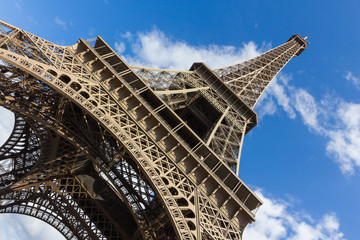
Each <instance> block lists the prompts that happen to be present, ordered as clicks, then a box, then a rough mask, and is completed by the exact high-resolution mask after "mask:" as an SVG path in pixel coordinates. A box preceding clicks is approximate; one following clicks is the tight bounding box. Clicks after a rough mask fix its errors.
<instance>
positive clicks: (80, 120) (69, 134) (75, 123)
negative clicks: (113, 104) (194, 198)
mask: <svg viewBox="0 0 360 240" xmlns="http://www.w3.org/2000/svg"><path fill="white" fill-rule="evenodd" d="M28 79H29V77H28ZM27 82H31V81H29V80H27ZM36 82H37V84H38V85H39V87H36V88H35V89H40V88H42V87H44V86H43V85H42V84H41V83H40V82H39V81H36ZM22 86H24V85H22ZM4 89H8V88H6V87H5V88H4ZM20 89H21V88H20V87H19V88H18V90H17V91H18V92H19V91H20ZM9 93H11V91H10V92H9ZM3 94H4V95H5V96H7V95H9V94H6V92H3ZM17 98H19V96H17ZM15 100H16V101H15ZM45 100H46V99H45ZM15 102H17V103H15ZM47 102H50V103H52V102H53V101H44V102H42V104H40V105H41V106H42V109H47V111H50V112H51V105H52V104H51V105H50V106H46V103H47ZM26 105H27V104H26V100H25V99H22V98H19V99H15V98H14V99H12V100H11V104H8V105H6V104H5V105H4V106H5V107H7V108H10V109H11V110H12V111H14V112H17V111H19V112H20V113H21V112H25V110H24V108H26V109H27V110H28V111H27V114H29V113H32V115H27V116H32V117H33V118H34V119H37V121H43V120H44V119H42V118H41V115H42V114H43V113H44V112H41V113H39V111H36V110H34V109H29V107H28V106H26ZM30 105H31V104H30ZM67 105H68V106H67V108H65V109H69V110H62V111H61V112H63V113H64V116H65V117H64V116H58V118H56V120H57V121H59V120H60V119H61V120H62V122H61V121H60V122H51V121H50V122H49V120H50V119H47V120H45V122H43V123H44V124H47V125H48V127H50V128H52V129H53V130H54V131H56V130H59V129H61V132H60V133H61V134H64V137H66V138H67V139H68V140H70V139H72V141H75V139H80V141H79V142H83V141H84V136H86V138H87V139H88V142H87V143H85V144H84V145H85V146H90V145H96V146H97V147H100V148H101V149H104V148H105V147H108V150H106V149H105V150H104V151H105V152H104V153H103V154H102V155H101V156H100V158H102V159H106V162H109V163H110V164H111V165H112V166H113V167H112V169H114V170H112V171H113V172H117V170H116V168H118V165H119V161H120V160H119V157H120V158H121V156H122V155H123V154H118V153H111V151H113V150H114V147H112V148H111V146H110V145H111V144H110V143H109V142H108V141H109V139H108V138H106V137H109V136H105V135H106V133H104V131H103V130H102V129H97V127H98V128H99V127H100V125H99V124H97V123H95V124H94V123H92V124H90V123H89V121H90V120H91V119H87V117H86V115H84V113H83V112H82V111H81V110H80V112H79V108H77V109H74V107H75V106H73V105H72V104H67ZM57 107H58V106H57V105H56V106H55V108H56V109H57ZM32 108H36V107H35V106H33V107H32ZM34 114H35V115H34ZM36 114H38V115H40V116H36ZM45 115H47V116H51V115H52V114H51V113H47V114H45ZM28 121H29V120H28ZM52 121H54V119H52ZM35 124H36V122H35ZM89 124H90V125H89ZM37 125H38V124H37ZM62 125H63V126H62ZM64 126H66V127H64ZM36 129H40V128H39V126H37V127H36ZM58 133H59V132H58ZM74 134H75V135H74ZM76 134H77V135H78V136H76ZM105 138H106V139H105ZM47 139H48V138H47ZM81 139H82V141H81ZM110 140H111V139H110ZM113 142H114V141H113ZM47 143H48V144H47V145H50V146H51V145H52V144H51V141H49V140H48V141H47ZM58 145H61V146H62V147H63V148H64V149H67V152H68V150H69V148H70V149H71V146H67V145H66V144H64V142H62V143H59V144H58ZM76 145H77V146H78V147H79V146H80V145H79V144H76ZM42 147H44V146H42ZM52 148H54V146H52ZM115 148H116V150H117V151H119V152H121V151H123V150H121V149H122V148H120V147H119V146H117V147H115ZM82 149H83V150H84V151H85V148H82ZM95 149H96V147H94V148H92V150H95ZM50 150H51V148H50ZM54 150H56V148H54ZM54 150H53V151H54ZM50 152H51V151H50ZM96 153H98V152H95V153H93V155H94V154H95V155H96ZM42 158H43V159H44V158H45V159H46V157H42ZM93 158H94V157H93ZM115 158H117V159H115ZM46 160H47V161H46V162H44V163H42V164H40V166H39V164H38V165H36V168H35V169H32V172H34V173H33V174H28V175H27V176H26V178H24V179H23V180H22V181H20V182H18V183H17V184H16V186H18V185H26V184H27V183H28V182H29V181H30V182H34V181H39V180H41V179H43V178H49V176H50V177H54V176H61V175H66V174H68V173H69V172H74V171H76V167H75V164H74V163H73V162H74V161H75V160H76V163H77V164H80V163H81V161H79V160H78V159H76V158H73V159H72V161H68V162H67V163H66V164H68V165H70V169H67V170H65V171H62V173H61V172H59V171H57V168H56V167H54V164H53V163H57V165H60V167H64V165H65V163H64V159H63V158H62V159H61V161H56V159H52V158H49V156H48V159H46ZM70 160H71V159H70ZM47 162H50V163H52V165H51V168H50V170H52V174H49V172H48V171H47V170H48V169H49V167H48V166H47ZM85 163H86V161H85ZM44 165H46V166H44ZM40 173H41V174H40ZM117 176H118V177H119V174H118V175H117ZM121 177H122V179H123V180H122V181H123V182H124V179H126V178H127V179H130V176H128V175H127V174H125V173H124V172H122V175H121ZM134 177H139V176H135V175H132V176H131V178H134ZM137 182H139V183H140V182H143V180H138V181H137ZM113 184H114V183H113ZM14 186H15V185H14ZM144 187H148V186H144V184H143V186H142V189H144ZM127 191H128V192H129V191H130V192H131V194H130V195H134V194H136V191H134V190H131V189H128V190H127ZM152 198H153V199H156V196H152ZM137 199H138V201H142V199H141V198H139V197H137ZM134 204H139V203H136V202H135V203H134ZM142 205H144V202H143V203H142ZM145 205H146V204H145ZM153 207H156V205H154V206H153ZM150 209H151V208H148V209H147V213H146V214H147V215H149V211H150ZM160 209H161V208H160ZM140 215H141V214H140V213H139V212H138V211H137V212H136V214H135V215H134V217H135V218H136V217H138V216H140ZM142 216H143V217H142V218H144V217H145V213H142ZM149 216H150V215H149ZM157 217H158V216H154V217H153V218H152V219H150V220H147V223H146V222H144V220H142V221H141V222H140V224H139V227H144V228H145V227H146V226H148V225H149V223H148V222H150V221H153V219H156V218H157ZM167 222H169V221H167ZM144 231H147V232H149V231H150V232H151V231H156V229H150V228H148V229H144ZM155 236H156V235H153V234H152V235H150V236H148V237H145V238H146V239H151V238H156V237H155Z"/></svg>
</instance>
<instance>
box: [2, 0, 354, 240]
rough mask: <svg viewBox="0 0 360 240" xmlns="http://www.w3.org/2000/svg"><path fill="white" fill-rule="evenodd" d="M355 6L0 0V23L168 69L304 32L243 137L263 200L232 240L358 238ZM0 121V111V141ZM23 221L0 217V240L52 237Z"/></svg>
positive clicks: (245, 164) (229, 57) (221, 58)
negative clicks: (94, 41)
mask: <svg viewBox="0 0 360 240" xmlns="http://www.w3.org/2000/svg"><path fill="white" fill-rule="evenodd" d="M359 10H360V2H359V1H310V0H304V1H283V0H280V1H256V0H255V1H240V0H239V1H127V2H123V1H121V2H120V1H114V0H105V1H103V0H98V1H61V2H55V1H31V3H30V1H25V0H22V1H20V0H14V1H2V3H1V8H0V19H1V20H3V21H5V22H8V23H10V24H12V25H15V26H17V27H20V28H22V29H25V30H27V31H29V32H31V33H34V34H36V35H38V36H41V37H43V38H45V39H47V40H50V41H52V42H55V43H58V44H60V45H71V44H74V43H75V42H76V41H77V40H78V39H79V38H83V39H89V38H93V37H95V36H96V35H100V36H101V37H102V38H103V39H105V41H107V42H108V43H109V45H110V46H112V47H113V48H114V49H116V50H117V51H118V53H119V54H120V55H121V56H123V57H124V58H125V59H126V60H127V61H128V62H129V63H130V64H133V65H137V64H139V65H146V66H148V67H157V68H172V69H174V68H175V69H180V70H187V69H188V68H189V67H190V66H191V65H192V63H193V62H195V61H203V62H205V63H206V64H207V65H209V66H210V67H213V68H215V67H223V66H225V65H230V64H234V63H236V62H238V61H242V60H246V59H247V58H250V57H254V56H256V55H257V54H260V53H262V52H264V51H266V50H268V49H270V48H272V47H276V46H278V45H280V44H282V43H284V42H285V41H287V40H288V38H289V37H290V36H291V35H292V34H296V33H299V34H300V35H302V36H305V35H309V39H308V41H309V42H310V44H309V45H308V48H307V49H306V51H304V52H303V53H302V54H301V55H300V57H298V58H294V59H292V60H291V61H290V63H289V64H288V65H287V66H286V67H285V68H284V69H283V71H282V72H281V74H280V75H279V76H278V77H277V79H276V80H275V81H274V82H272V83H271V85H270V86H269V88H268V89H267V90H266V92H265V94H264V95H263V96H262V99H261V100H260V101H259V103H258V104H257V106H256V108H255V110H256V111H257V113H258V115H259V124H258V126H256V127H255V128H254V129H253V130H252V131H251V132H250V133H249V134H248V135H247V136H246V137H245V142H244V145H243V152H242V157H241V163H240V177H241V178H242V179H243V180H244V181H245V182H246V183H247V184H248V185H249V186H250V187H252V189H254V190H256V192H257V193H258V194H259V195H260V196H261V197H262V199H263V200H264V205H263V206H262V208H260V210H259V212H258V214H257V222H256V223H255V224H253V225H251V226H250V227H249V228H248V229H247V230H246V231H245V235H244V239H358V235H359V221H358V216H359V215H360V207H359V205H358V203H359V202H360V188H359V183H360V97H359V96H360V94H359V93H360V62H359V59H358V56H359V55H360V48H359V46H358V43H359V42H360V41H359V40H360V30H359V29H360V28H359V22H360V15H359V14H358V13H359ZM1 112H4V110H1ZM9 119H11V116H10V115H3V114H2V115H1V117H0V131H1V132H0V137H1V139H0V140H2V141H4V139H6V135H7V134H8V133H9V132H10V131H11V121H9ZM29 219H30V218H26V217H20V218H19V217H18V216H15V215H12V216H10V215H0V238H1V239H3V238H5V239H26V238H28V239H40V238H39V236H45V235H47V234H53V235H54V238H56V237H55V235H56V233H54V231H53V230H52V229H50V230H49V228H47V226H46V225H44V224H41V223H37V222H36V221H35V220H33V219H30V220H29ZM30 222H31V223H32V224H33V225H30V226H32V227H31V228H30V227H29V224H28V223H30ZM44 226H45V227H44ZM45 233H46V234H45ZM44 239H47V237H46V238H44ZM59 239H61V238H59Z"/></svg>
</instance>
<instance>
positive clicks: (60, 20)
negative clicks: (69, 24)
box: [54, 16, 66, 30]
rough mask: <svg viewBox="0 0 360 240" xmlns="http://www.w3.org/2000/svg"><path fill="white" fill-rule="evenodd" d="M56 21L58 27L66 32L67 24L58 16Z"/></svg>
mask: <svg viewBox="0 0 360 240" xmlns="http://www.w3.org/2000/svg"><path fill="white" fill-rule="evenodd" d="M54 21H55V23H56V24H57V25H59V26H61V27H62V28H63V29H64V30H66V22H65V21H64V20H62V19H60V18H59V17H58V16H56V17H55V19H54Z"/></svg>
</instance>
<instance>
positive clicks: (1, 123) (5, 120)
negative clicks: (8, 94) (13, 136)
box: [0, 107, 14, 146]
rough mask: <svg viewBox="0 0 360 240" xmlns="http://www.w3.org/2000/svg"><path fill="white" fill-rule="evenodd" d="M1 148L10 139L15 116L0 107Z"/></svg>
mask: <svg viewBox="0 0 360 240" xmlns="http://www.w3.org/2000/svg"><path fill="white" fill-rule="evenodd" d="M0 116H1V117H0V146H1V145H2V144H3V143H5V141H6V140H7V139H8V137H9V135H10V133H11V131H12V130H13V127H14V114H13V113H12V112H10V111H8V110H6V109H5V108H3V107H0Z"/></svg>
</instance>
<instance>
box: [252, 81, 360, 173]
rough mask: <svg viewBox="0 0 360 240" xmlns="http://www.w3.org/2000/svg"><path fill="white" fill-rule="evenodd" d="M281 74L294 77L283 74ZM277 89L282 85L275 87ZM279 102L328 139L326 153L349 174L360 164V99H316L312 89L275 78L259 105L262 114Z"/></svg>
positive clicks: (316, 132) (290, 114)
mask: <svg viewBox="0 0 360 240" xmlns="http://www.w3.org/2000/svg"><path fill="white" fill-rule="evenodd" d="M279 78H280V79H281V78H287V79H291V77H290V76H288V75H285V74H280V75H279ZM274 89H281V91H280V92H281V93H282V94H279V93H278V92H279V91H274ZM268 102H271V103H273V102H276V103H277V105H274V104H272V105H271V107H272V108H273V109H277V107H278V106H279V107H280V108H282V109H283V110H284V111H285V112H287V113H288V115H289V117H291V118H293V117H294V116H296V115H297V114H298V115H299V116H300V118H301V120H302V122H303V123H304V125H305V126H307V127H308V129H309V130H310V131H311V132H312V133H315V134H318V135H320V136H323V137H324V138H325V139H326V140H327V143H326V147H325V148H326V153H327V154H328V156H329V157H331V158H333V159H334V160H335V161H336V162H337V163H338V164H339V166H340V170H341V172H342V173H343V174H345V175H348V176H349V175H352V174H354V173H355V170H356V169H359V168H360V103H353V102H346V101H345V100H343V99H342V98H340V97H336V96H325V97H324V98H323V99H321V100H316V99H315V98H314V97H313V96H312V95H311V94H310V93H309V92H308V91H306V90H305V89H301V88H296V87H294V86H292V85H289V84H288V82H285V81H279V80H278V79H275V81H273V82H272V83H271V84H270V86H269V88H268V91H266V94H265V95H264V96H263V97H262V99H261V100H260V101H259V105H258V106H256V109H257V111H258V112H259V115H260V117H262V116H264V115H266V114H273V113H274V112H275V110H273V109H270V110H269V104H268Z"/></svg>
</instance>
